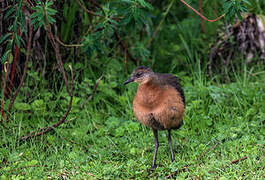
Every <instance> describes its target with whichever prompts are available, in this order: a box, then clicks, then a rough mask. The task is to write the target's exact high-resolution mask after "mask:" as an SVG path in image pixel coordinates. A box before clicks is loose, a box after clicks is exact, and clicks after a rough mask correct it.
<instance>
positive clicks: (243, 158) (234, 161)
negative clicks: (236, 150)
mask: <svg viewBox="0 0 265 180" xmlns="http://www.w3.org/2000/svg"><path fill="white" fill-rule="evenodd" d="M247 158H248V157H247V156H245V157H242V158H240V159H237V160H233V161H231V164H237V163H238V162H239V161H244V160H246V159H247Z"/></svg>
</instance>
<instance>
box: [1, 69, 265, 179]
mask: <svg viewBox="0 0 265 180" xmlns="http://www.w3.org/2000/svg"><path fill="white" fill-rule="evenodd" d="M182 79H183V85H184V90H185V95H186V99H187V107H186V115H185V118H184V125H183V126H182V128H181V129H179V130H177V131H173V133H172V138H173V147H174V152H175V158H176V159H175V161H174V162H171V160H170V151H169V146H168V143H167V133H166V132H165V131H160V132H159V141H160V147H159V150H158V158H157V165H158V167H157V169H156V170H155V171H154V172H152V173H151V174H150V175H148V173H147V169H148V168H150V166H151V163H152V157H153V149H154V137H153V134H152V131H151V129H148V128H146V127H144V126H142V125H140V124H139V123H138V122H137V121H136V119H135V117H134V116H133V112H132V107H131V102H132V99H133V96H134V94H135V91H136V88H137V86H136V85H130V86H128V87H126V88H125V87H121V88H120V87H119V86H120V85H119V84H120V83H121V82H119V81H117V82H115V83H114V82H112V83H109V82H108V81H107V80H104V81H102V82H101V83H100V85H99V89H98V93H97V94H96V96H95V97H94V99H93V100H92V101H90V102H86V100H87V94H86V91H89V90H88V89H86V90H84V89H82V87H83V86H82V83H80V85H78V86H77V87H76V93H75V96H76V97H75V100H74V104H73V108H72V111H71V113H70V115H69V117H68V120H69V119H72V118H74V119H72V120H71V121H69V122H67V123H65V124H63V125H62V126H60V127H59V128H57V129H55V131H54V132H53V133H49V134H46V135H44V136H41V137H38V138H35V139H31V140H29V141H27V142H25V143H22V144H19V142H18V139H19V137H21V136H23V135H25V134H26V133H28V132H31V131H33V130H34V129H36V128H38V127H43V126H46V125H47V124H52V123H54V122H56V121H57V120H58V119H59V118H60V117H61V116H62V115H63V112H64V110H65V109H66V106H67V102H68V101H67V95H66V94H65V93H63V92H64V91H61V93H58V94H52V93H49V92H48V90H46V91H45V90H41V91H40V92H39V93H40V94H39V95H38V96H36V97H35V98H34V99H33V100H32V101H31V102H29V104H30V107H29V108H26V109H25V108H24V109H23V108H21V106H19V105H21V104H18V105H17V109H16V111H15V113H14V114H13V115H12V119H11V122H10V123H8V124H7V125H8V128H1V129H0V130H1V133H0V139H1V141H0V161H1V162H0V179H41V178H43V179H47V178H51V179H59V178H66V179H103V178H104V179H149V178H152V179H157V178H159V179H160V178H161V179H164V178H165V177H166V176H168V175H172V176H170V177H169V178H171V179H173V178H178V179H184V178H189V179H195V178H200V179H205V178H210V179H215V178H220V179H242V178H243V179H264V178H265V176H264V174H265V166H264V165H265V156H264V154H265V139H264V136H265V126H264V123H265V101H264V100H265V86H264V83H265V81H264V79H265V77H264V74H261V75H257V76H254V77H247V76H238V77H237V80H236V81H235V82H231V83H227V84H220V83H217V82H213V81H210V80H209V81H206V80H205V79H203V78H195V76H194V77H189V76H182ZM109 87H111V88H109ZM117 89H119V90H117ZM24 91H26V90H24ZM23 98H24V97H23V96H22V95H21V97H19V98H18V102H17V103H22V102H23ZM24 99H25V98H24ZM36 100H38V101H37V102H36ZM42 100H43V101H42ZM34 102H35V103H34ZM22 105H23V104H22ZM19 107H20V108H19ZM244 157H247V159H244V160H240V161H239V162H238V163H232V161H234V160H238V159H241V158H244ZM174 172H177V173H174Z"/></svg>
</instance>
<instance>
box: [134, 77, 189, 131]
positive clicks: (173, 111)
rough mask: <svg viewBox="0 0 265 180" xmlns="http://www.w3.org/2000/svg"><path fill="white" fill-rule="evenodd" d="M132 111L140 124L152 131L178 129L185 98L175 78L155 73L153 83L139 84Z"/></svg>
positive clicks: (183, 110) (180, 123)
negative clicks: (149, 127) (151, 128)
mask: <svg viewBox="0 0 265 180" xmlns="http://www.w3.org/2000/svg"><path fill="white" fill-rule="evenodd" d="M133 110H134V113H135V116H136V118H137V119H138V120H139V121H140V122H141V123H143V124H145V125H146V126H151V127H153V128H154V129H160V130H163V129H174V128H178V127H180V126H181V125H182V119H183V115H184V112H185V97H184V92H183V90H182V88H181V86H180V84H179V81H178V79H177V77H176V76H173V75H170V74H159V73H156V74H155V79H154V81H150V82H147V83H144V84H140V85H139V87H138V90H137V93H136V96H135V98H134V101H133Z"/></svg>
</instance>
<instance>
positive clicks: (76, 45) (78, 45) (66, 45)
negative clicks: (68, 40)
mask: <svg viewBox="0 0 265 180" xmlns="http://www.w3.org/2000/svg"><path fill="white" fill-rule="evenodd" d="M55 39H56V41H57V42H58V43H59V44H61V45H62V46H64V47H82V46H84V45H83V44H65V43H63V42H62V41H61V40H60V39H59V38H58V37H57V36H55Z"/></svg>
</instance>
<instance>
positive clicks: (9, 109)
mask: <svg viewBox="0 0 265 180" xmlns="http://www.w3.org/2000/svg"><path fill="white" fill-rule="evenodd" d="M32 32H33V25H30V31H29V41H28V46H27V55H26V62H25V65H24V71H23V75H22V78H21V80H20V84H19V86H18V88H17V90H16V92H15V94H14V96H13V97H12V99H11V101H10V104H9V106H8V111H7V116H6V122H8V120H9V116H10V113H11V110H12V107H13V104H14V102H15V100H16V98H17V95H18V93H19V91H20V89H21V87H22V85H23V83H24V81H25V78H26V75H27V70H28V62H29V57H30V52H31V44H32Z"/></svg>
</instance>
